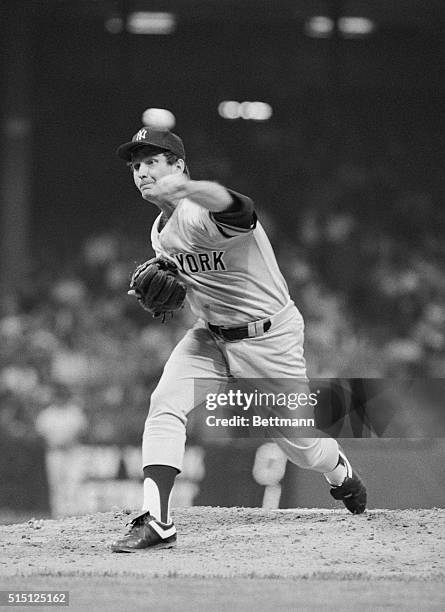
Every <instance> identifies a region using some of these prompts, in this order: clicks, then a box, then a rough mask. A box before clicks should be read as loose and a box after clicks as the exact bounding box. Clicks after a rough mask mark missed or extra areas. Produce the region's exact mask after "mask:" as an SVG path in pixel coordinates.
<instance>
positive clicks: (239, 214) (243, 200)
mask: <svg viewBox="0 0 445 612" xmlns="http://www.w3.org/2000/svg"><path fill="white" fill-rule="evenodd" d="M227 191H228V192H229V193H230V195H231V196H232V199H233V204H231V205H230V206H229V208H226V210H223V211H221V212H217V213H210V218H211V219H212V221H213V222H214V223H215V224H216V226H217V228H218V230H219V232H220V233H221V234H222V235H223V236H224V237H225V238H232V237H233V236H236V235H239V234H245V233H246V232H249V231H251V230H252V229H254V228H255V225H256V220H257V219H256V214H255V210H254V204H253V201H252V200H251V199H250V198H249V197H247V196H245V195H242V194H241V193H238V192H236V191H232V190H231V189H227Z"/></svg>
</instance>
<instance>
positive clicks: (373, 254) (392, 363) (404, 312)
mask: <svg viewBox="0 0 445 612" xmlns="http://www.w3.org/2000/svg"><path fill="white" fill-rule="evenodd" d="M325 119H326V118H325ZM303 123H304V122H303ZM329 125H330V123H329V121H325V125H324V129H322V128H321V127H320V126H319V127H318V130H319V132H317V131H316V130H315V131H314V130H311V129H309V127H308V128H307V131H306V132H303V131H302V132H300V133H298V128H295V129H296V130H297V133H296V134H294V135H293V136H292V138H290V136H289V135H288V136H287V138H288V139H287V140H286V136H285V134H284V132H280V134H281V136H276V134H277V132H274V131H273V130H272V129H271V131H270V132H267V128H264V129H263V130H262V131H261V132H259V133H258V134H257V135H255V136H254V138H255V139H256V140H254V141H253V142H252V143H251V144H252V149H254V150H255V151H256V154H257V155H259V156H260V157H261V147H262V146H263V148H264V151H266V149H267V151H268V155H269V156H271V157H272V159H275V160H276V162H277V164H278V171H277V172H278V173H279V174H280V176H282V181H281V182H280V184H279V185H277V184H275V183H270V182H268V177H267V172H264V171H261V172H260V171H258V169H256V168H246V169H244V172H243V175H242V176H241V174H240V171H239V169H237V168H236V167H232V168H230V167H229V168H227V167H225V166H224V164H223V162H224V160H222V162H221V168H220V173H219V174H220V175H221V176H222V178H223V179H225V178H228V179H229V178H230V177H232V179H231V180H232V183H231V184H230V186H234V187H235V188H238V189H239V190H242V187H243V182H244V184H245V185H244V186H245V187H246V189H245V190H244V191H247V193H249V195H252V196H253V197H254V199H255V200H256V202H257V206H258V216H259V219H260V220H261V222H262V223H263V224H264V226H265V228H266V230H267V231H268V233H269V235H270V237H271V241H272V243H273V246H274V248H275V251H276V254H277V257H278V260H279V263H280V265H281V269H282V271H283V273H284V276H285V278H286V280H287V282H288V285H289V289H290V293H291V296H292V298H293V299H294V301H295V302H296V304H297V306H298V307H299V308H300V310H301V311H302V313H303V315H304V317H305V320H306V344H305V350H306V358H307V364H308V372H309V375H310V376H311V377H442V376H443V374H444V372H445V275H444V261H445V244H444V241H443V235H444V229H445V217H444V212H443V204H442V202H441V198H440V194H441V192H442V183H443V171H442V170H443V161H441V159H442V160H443V156H442V158H441V157H440V156H439V155H437V153H438V151H437V150H435V151H433V153H434V156H435V157H434V159H435V165H434V167H431V168H429V169H428V171H426V170H425V166H426V163H427V162H426V161H425V160H423V165H422V166H421V168H423V173H422V172H421V169H419V168H418V167H417V165H416V160H415V155H416V152H418V151H419V150H420V149H421V147H422V143H424V144H425V143H426V142H430V143H433V144H434V142H435V143H436V145H437V141H434V137H433V134H432V129H433V128H431V126H429V127H427V128H426V127H425V126H424V131H422V129H421V122H420V123H419V124H416V129H417V133H415V134H413V132H412V131H411V132H410V133H409V134H406V137H405V138H403V137H400V130H399V132H398V133H396V134H391V133H390V132H387V133H386V134H383V133H378V132H376V130H375V125H376V124H371V125H370V126H368V127H366V126H365V128H363V126H362V128H361V131H357V130H356V131H354V123H353V122H351V123H350V126H351V127H350V129H349V131H347V130H346V131H345V126H346V125H347V121H346V119H345V121H343V122H342V126H343V130H344V131H343V133H342V138H341V139H340V140H339V139H338V130H337V129H336V130H333V131H332V133H329ZM332 125H334V124H332ZM385 125H386V127H388V125H391V122H390V121H388V122H387V123H386V124H382V127H381V130H382V131H383V130H384V129H385ZM274 134H275V137H274ZM308 134H311V140H309V137H308V136H307V135H308ZM371 134H373V136H372V138H373V139H372V138H371V137H370V136H371ZM360 136H362V137H363V138H364V137H366V138H367V140H366V147H363V146H362V145H363V142H362V139H361V137H360ZM382 143H384V146H382ZM192 148H193V147H192ZM436 149H437V146H436ZM196 150H198V152H199V147H198V146H195V151H196ZM439 152H440V151H439ZM334 153H335V154H334ZM201 155H202V164H201V165H202V172H203V173H204V174H205V173H206V167H205V156H206V155H207V153H206V150H205V147H203V148H201ZM274 156H275V157H274ZM195 157H196V168H198V170H199V163H200V160H199V154H198V155H195ZM215 164H216V162H215V163H214V165H213V170H214V171H215V168H216V165H215ZM192 169H193V165H192ZM237 172H238V174H237ZM215 174H218V173H217V172H216V171H215ZM225 175H226V176H225ZM249 181H250V183H251V185H250V184H249ZM249 185H250V186H249ZM296 185H298V189H297V191H296ZM125 214H126V215H127V216H128V215H134V216H135V218H137V215H138V211H137V209H135V210H131V211H126V213H125ZM144 232H145V230H144ZM150 256H152V252H151V249H150V247H149V244H148V228H147V233H146V236H145V237H144V236H143V234H142V233H141V232H140V231H139V232H138V233H137V234H136V235H135V234H132V233H131V232H128V231H127V230H125V231H121V229H120V228H117V229H116V231H106V232H99V233H98V232H97V231H96V232H94V231H93V232H92V234H91V235H88V236H85V239H84V241H83V243H82V244H81V245H80V247H79V249H78V250H77V251H76V252H75V253H73V254H72V255H71V256H70V257H68V256H67V257H63V258H60V257H57V255H55V254H54V253H44V252H40V253H39V252H37V253H36V257H35V261H34V263H33V267H32V270H30V273H29V277H28V279H26V280H25V281H23V282H20V283H19V285H20V286H19V289H18V297H17V302H16V304H15V305H14V306H13V307H12V308H11V309H10V312H8V313H6V314H5V315H4V316H3V318H2V319H1V320H0V397H1V405H2V410H1V411H0V419H1V423H0V426H1V427H2V428H4V429H5V430H6V431H9V432H10V433H11V434H12V435H14V436H19V437H20V436H35V435H36V432H38V433H39V434H40V435H43V436H44V437H45V438H46V440H47V441H48V443H49V444H50V445H54V446H63V445H66V444H70V443H72V442H73V441H74V440H82V441H84V442H86V443H90V442H91V443H118V444H139V440H140V436H141V432H142V428H143V423H144V419H145V416H146V413H147V410H148V402H149V396H150V392H151V390H152V389H153V388H154V386H155V385H156V383H157V380H158V378H159V375H160V373H161V371H162V367H163V364H164V362H165V360H166V359H167V357H168V356H169V354H170V352H171V350H172V348H173V347H174V346H175V344H176V342H177V341H178V340H179V339H180V338H181V337H182V335H183V334H184V332H185V329H186V328H187V327H189V326H190V325H191V324H192V322H193V316H192V314H191V313H190V312H189V310H188V309H187V308H186V309H184V310H183V311H182V312H181V313H180V314H179V315H177V316H175V317H174V318H173V319H172V320H170V321H168V322H167V323H165V324H162V323H161V322H160V321H159V320H153V319H152V318H151V317H150V315H149V314H148V313H146V312H145V311H143V310H142V309H141V308H140V307H139V306H138V304H137V303H136V301H135V300H134V299H132V298H131V297H129V296H127V287H128V281H129V276H130V274H131V271H132V269H133V268H134V266H135V264H136V263H139V262H140V261H142V260H144V259H147V258H148V257H150Z"/></svg>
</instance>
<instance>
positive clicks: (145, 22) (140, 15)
mask: <svg viewBox="0 0 445 612" xmlns="http://www.w3.org/2000/svg"><path fill="white" fill-rule="evenodd" d="M175 29H176V17H175V15H173V13H158V12H152V11H139V12H136V13H130V14H129V15H128V19H127V30H128V32H130V34H172V33H173V32H174V31H175Z"/></svg>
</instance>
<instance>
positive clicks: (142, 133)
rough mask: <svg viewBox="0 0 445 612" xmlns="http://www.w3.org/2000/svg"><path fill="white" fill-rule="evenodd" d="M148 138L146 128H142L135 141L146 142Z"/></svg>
mask: <svg viewBox="0 0 445 612" xmlns="http://www.w3.org/2000/svg"><path fill="white" fill-rule="evenodd" d="M146 137H147V130H146V129H145V128H142V129H141V130H139V132H138V133H137V134H136V137H135V140H145V138H146Z"/></svg>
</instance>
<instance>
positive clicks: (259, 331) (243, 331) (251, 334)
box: [207, 319, 272, 342]
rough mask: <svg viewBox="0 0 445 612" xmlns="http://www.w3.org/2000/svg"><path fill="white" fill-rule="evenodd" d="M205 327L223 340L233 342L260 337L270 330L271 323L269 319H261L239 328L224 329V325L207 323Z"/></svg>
mask: <svg viewBox="0 0 445 612" xmlns="http://www.w3.org/2000/svg"><path fill="white" fill-rule="evenodd" d="M207 325H208V328H209V329H210V331H212V332H213V333H214V334H216V335H217V336H220V337H221V338H223V340H228V341H229V342H232V341H234V340H244V339H245V338H256V337H257V336H262V335H263V334H265V333H266V332H267V331H268V330H269V329H270V327H271V325H272V322H271V320H270V319H263V320H262V321H254V322H253V323H248V324H247V325H240V326H239V327H226V326H225V325H212V324H211V323H207Z"/></svg>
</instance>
